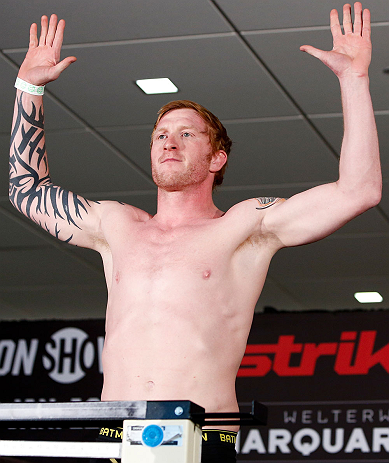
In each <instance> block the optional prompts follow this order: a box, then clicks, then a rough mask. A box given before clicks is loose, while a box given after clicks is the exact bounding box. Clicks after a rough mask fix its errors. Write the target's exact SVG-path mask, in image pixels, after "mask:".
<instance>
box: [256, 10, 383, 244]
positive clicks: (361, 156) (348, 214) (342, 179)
mask: <svg viewBox="0 0 389 463" xmlns="http://www.w3.org/2000/svg"><path fill="white" fill-rule="evenodd" d="M330 20H331V33H332V36H333V49H332V50H331V51H323V50H319V49H317V48H314V47H311V46H308V45H304V46H302V47H301V50H302V51H304V52H307V53H309V54H311V55H312V56H315V57H316V58H318V59H320V60H321V61H322V62H323V63H324V64H325V65H327V66H328V67H329V68H330V69H331V70H332V71H333V72H334V73H335V74H336V76H337V77H338V79H339V82H340V88H341V94H342V105H343V115H344V137H343V143H342V149H341V156H340V164H339V179H338V180H337V181H336V182H334V183H330V184H326V185H321V186H318V187H316V188H312V189H311V190H308V191H305V192H303V193H300V194H298V195H295V196H293V197H292V198H290V199H289V200H287V201H285V202H283V203H279V204H278V205H276V206H275V207H270V208H268V209H267V210H266V212H265V213H264V217H263V221H262V227H263V231H268V232H271V233H274V234H275V235H276V236H277V237H278V238H279V240H280V241H281V243H282V245H284V246H296V245H300V244H305V243H308V242H312V241H315V240H318V239H321V238H324V237H325V236H327V235H329V234H330V233H332V232H334V231H335V230H337V229H338V228H340V227H341V226H342V225H344V224H345V223H347V222H348V221H349V220H351V219H352V218H354V217H356V216H357V215H359V214H361V213H362V212H364V211H366V210H367V209H369V208H371V207H373V206H375V205H377V204H378V202H379V201H380V199H381V188H382V177H381V168H380V159H379V147H378V138H377V130H376V125H375V120H374V113H373V107H372V103H371V97H370V92H369V77H368V68H369V64H370V60H371V40H370V32H371V30H370V12H369V10H366V9H365V10H364V11H362V5H361V3H359V2H357V3H355V5H354V24H353V22H352V15H351V6H350V5H349V4H346V5H344V7H343V28H344V32H343V33H342V30H341V26H340V23H339V17H338V13H337V11H336V10H332V11H331V15H330Z"/></svg>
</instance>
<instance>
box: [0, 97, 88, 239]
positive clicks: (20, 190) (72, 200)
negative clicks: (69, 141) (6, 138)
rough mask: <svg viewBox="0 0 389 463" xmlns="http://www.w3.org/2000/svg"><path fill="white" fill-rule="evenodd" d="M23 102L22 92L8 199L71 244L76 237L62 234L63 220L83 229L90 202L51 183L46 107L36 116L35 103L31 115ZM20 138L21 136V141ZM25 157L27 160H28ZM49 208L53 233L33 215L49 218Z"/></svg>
mask: <svg viewBox="0 0 389 463" xmlns="http://www.w3.org/2000/svg"><path fill="white" fill-rule="evenodd" d="M22 99H23V93H21V95H20V98H19V99H18V100H17V116H16V119H15V125H14V127H13V130H12V134H11V155H10V160H9V175H10V183H9V198H10V201H11V203H12V204H13V206H14V207H15V208H16V209H18V210H19V211H20V212H21V213H23V214H25V215H26V216H27V217H28V218H29V219H31V220H33V221H34V222H36V223H37V224H38V225H40V226H41V227H42V228H44V229H45V230H46V231H48V232H49V233H51V234H52V235H54V236H55V237H56V238H59V239H61V240H62V241H65V242H67V243H68V242H70V241H71V239H72V238H73V234H72V235H71V236H67V237H63V236H62V235H60V233H61V221H65V220H66V222H67V223H68V224H70V225H73V226H75V227H77V228H78V229H81V227H80V221H82V219H83V214H88V208H89V207H90V203H89V202H88V201H87V200H86V199H84V198H81V197H80V196H77V195H76V194H74V193H70V192H69V191H67V190H65V189H63V188H61V187H59V186H55V185H53V184H52V183H51V179H50V175H49V170H48V166H47V159H46V146H45V143H44V116H43V108H42V107H40V108H39V114H37V109H36V107H35V105H34V103H32V110H31V114H28V113H27V112H26V111H25V109H24V107H23V102H22ZM26 127H27V128H28V129H27V131H26ZM18 135H21V140H20V136H18ZM19 140H20V141H19ZM22 157H24V159H27V157H28V161H25V160H23V158H22ZM42 163H43V165H42ZM50 206H51V209H52V215H53V217H54V218H55V219H57V221H56V222H55V226H54V230H50V229H49V226H48V225H47V223H46V222H43V223H42V222H41V221H40V220H37V219H36V218H35V216H34V213H36V214H42V215H43V216H48V217H50V214H49V209H50ZM77 219H79V220H77ZM76 220H77V222H78V223H76Z"/></svg>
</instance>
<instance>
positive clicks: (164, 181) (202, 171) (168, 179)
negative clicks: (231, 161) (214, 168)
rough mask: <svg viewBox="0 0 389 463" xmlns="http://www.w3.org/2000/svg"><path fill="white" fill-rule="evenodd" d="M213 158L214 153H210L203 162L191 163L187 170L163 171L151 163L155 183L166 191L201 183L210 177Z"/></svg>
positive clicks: (182, 188)
mask: <svg viewBox="0 0 389 463" xmlns="http://www.w3.org/2000/svg"><path fill="white" fill-rule="evenodd" d="M211 159H212V153H209V155H208V156H207V157H206V158H205V159H204V160H203V162H201V163H200V164H195V165H193V164H192V165H190V166H189V167H188V168H187V170H186V171H185V172H170V173H166V172H165V173H163V172H161V171H158V170H157V169H155V168H154V166H153V165H151V173H152V176H153V180H154V183H155V184H156V185H157V187H158V188H160V189H162V190H166V191H181V190H184V189H186V188H188V187H191V186H195V185H199V184H201V183H203V182H204V180H205V179H206V178H207V177H208V174H209V164H210V161H211Z"/></svg>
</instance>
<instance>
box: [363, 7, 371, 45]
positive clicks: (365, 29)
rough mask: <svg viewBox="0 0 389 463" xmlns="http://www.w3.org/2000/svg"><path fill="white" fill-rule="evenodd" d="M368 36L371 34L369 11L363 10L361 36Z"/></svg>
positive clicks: (368, 37)
mask: <svg viewBox="0 0 389 463" xmlns="http://www.w3.org/2000/svg"><path fill="white" fill-rule="evenodd" d="M370 36H371V25H370V11H369V10H363V27H362V37H364V38H366V39H370Z"/></svg>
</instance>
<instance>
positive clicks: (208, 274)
mask: <svg viewBox="0 0 389 463" xmlns="http://www.w3.org/2000/svg"><path fill="white" fill-rule="evenodd" d="M210 277H211V271H210V270H204V272H203V278H204V280H208V279H209V278H210Z"/></svg>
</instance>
